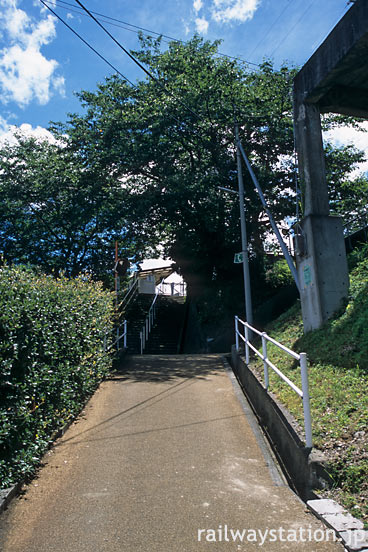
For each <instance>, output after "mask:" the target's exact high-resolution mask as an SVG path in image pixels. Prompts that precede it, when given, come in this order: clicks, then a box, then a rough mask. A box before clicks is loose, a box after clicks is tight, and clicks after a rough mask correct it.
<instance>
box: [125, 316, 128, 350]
mask: <svg viewBox="0 0 368 552" xmlns="http://www.w3.org/2000/svg"><path fill="white" fill-rule="evenodd" d="M127 338H128V324H127V321H126V320H124V349H126V348H127Z"/></svg>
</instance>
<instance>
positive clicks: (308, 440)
mask: <svg viewBox="0 0 368 552" xmlns="http://www.w3.org/2000/svg"><path fill="white" fill-rule="evenodd" d="M300 369H301V376H302V391H303V409H304V430H305V444H306V445H307V448H312V447H313V438H312V417H311V411H310V400H309V384H308V367H307V354H306V353H300Z"/></svg>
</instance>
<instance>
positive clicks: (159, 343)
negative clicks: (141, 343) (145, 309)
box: [144, 295, 185, 355]
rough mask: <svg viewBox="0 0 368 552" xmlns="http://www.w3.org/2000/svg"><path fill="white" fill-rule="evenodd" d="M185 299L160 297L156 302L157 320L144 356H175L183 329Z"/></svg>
mask: <svg viewBox="0 0 368 552" xmlns="http://www.w3.org/2000/svg"><path fill="white" fill-rule="evenodd" d="M184 313H185V297H176V296H174V297H173V296H165V295H160V296H159V297H158V298H157V302H156V319H155V322H154V325H153V328H152V330H151V333H150V336H149V338H148V341H147V344H146V347H145V349H144V354H148V355H162V354H163V355H175V354H177V353H178V352H179V351H178V347H179V339H180V335H181V331H182V328H183V322H184Z"/></svg>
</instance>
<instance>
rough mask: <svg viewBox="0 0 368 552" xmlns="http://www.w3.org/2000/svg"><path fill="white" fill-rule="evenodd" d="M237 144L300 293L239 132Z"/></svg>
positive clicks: (296, 275)
mask: <svg viewBox="0 0 368 552" xmlns="http://www.w3.org/2000/svg"><path fill="white" fill-rule="evenodd" d="M236 144H237V151H238V152H240V153H241V155H242V156H243V159H244V162H245V164H246V166H247V169H248V171H249V174H250V176H251V177H252V180H253V184H254V186H255V188H256V190H257V192H258V195H259V197H260V199H261V203H262V205H263V207H264V210H265V211H266V213H267V216H268V218H269V219H270V223H271V226H272V229H273V231H274V232H275V234H276V237H277V239H278V242H279V244H280V247H281V250H282V252H283V254H284V257H285V259H286V262H287V264H288V265H289V268H290V271H291V274H292V275H293V278H294V281H295V285H296V287H297V288H298V291H299V293H300V286H299V277H298V272H297V270H296V267H295V265H294V262H293V259H292V258H291V256H290V254H289V251H288V249H287V247H286V245H285V242H284V240H283V239H282V237H281V234H280V231H279V229H278V228H277V226H276V223H275V221H274V220H273V216H272V214H271V211H270V210H269V208H268V207H267V203H266V200H265V197H264V195H263V192H262V189H261V187H260V185H259V182H258V180H257V177H256V175H255V174H254V172H253V169H252V167H251V164H250V163H249V160H248V157H247V156H246V155H245V151H244V149H243V146H242V144H241V142H240V140H239V133H238V134H237V140H236ZM240 153H239V155H240Z"/></svg>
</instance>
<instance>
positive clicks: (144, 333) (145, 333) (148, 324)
mask: <svg viewBox="0 0 368 552" xmlns="http://www.w3.org/2000/svg"><path fill="white" fill-rule="evenodd" d="M158 295H159V294H158V291H156V294H155V296H154V298H153V301H152V303H151V306H150V308H149V311H148V314H147V316H146V320H145V321H144V324H143V327H142V330H141V331H140V333H139V337H140V340H141V355H143V351H144V349H145V347H146V343H147V341H148V337H149V334H150V333H151V330H152V327H153V323H154V321H155V318H156V301H157V297H158Z"/></svg>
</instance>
